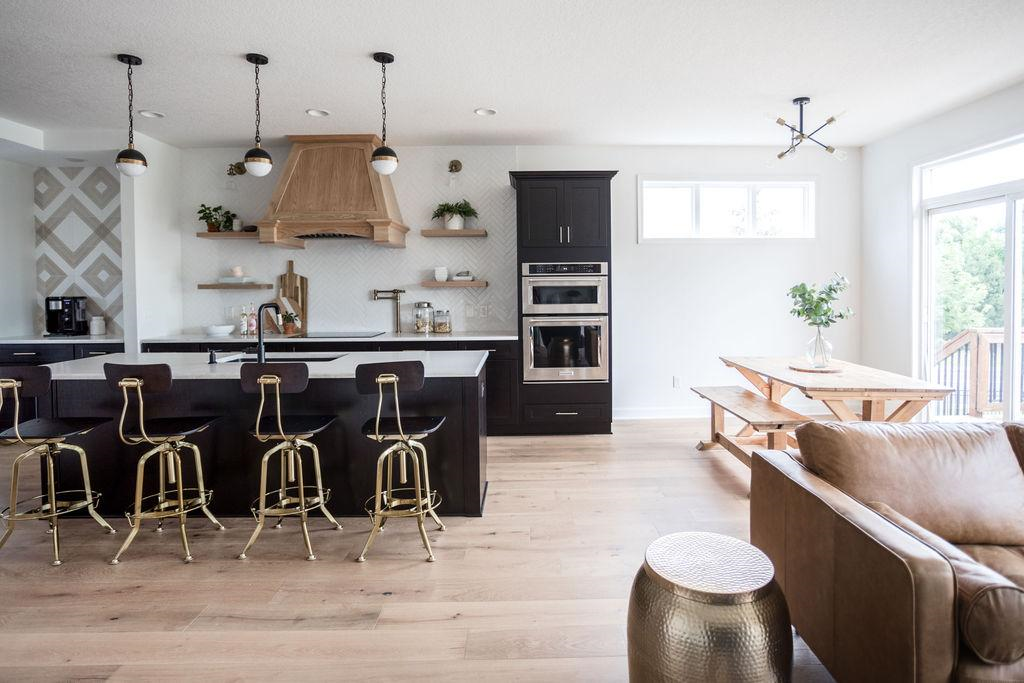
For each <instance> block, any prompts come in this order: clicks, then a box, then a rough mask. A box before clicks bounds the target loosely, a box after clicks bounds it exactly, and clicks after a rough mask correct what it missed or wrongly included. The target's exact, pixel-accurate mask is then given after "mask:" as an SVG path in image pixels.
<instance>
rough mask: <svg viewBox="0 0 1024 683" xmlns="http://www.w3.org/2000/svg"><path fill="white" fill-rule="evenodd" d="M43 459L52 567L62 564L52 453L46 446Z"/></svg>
mask: <svg viewBox="0 0 1024 683" xmlns="http://www.w3.org/2000/svg"><path fill="white" fill-rule="evenodd" d="M43 457H44V458H45V459H46V499H47V501H48V503H49V506H50V515H51V516H50V528H52V529H53V562H51V563H50V564H52V565H53V566H54V567H59V566H60V565H61V564H63V563H62V562H61V560H60V526H59V521H60V520H59V518H58V517H57V487H56V485H55V484H54V476H53V451H52V449H51V448H50V447H49V446H47V447H46V451H45V454H44V455H43Z"/></svg>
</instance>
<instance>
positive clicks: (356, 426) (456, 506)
mask: <svg viewBox="0 0 1024 683" xmlns="http://www.w3.org/2000/svg"><path fill="white" fill-rule="evenodd" d="M314 357H316V360H312V359H313V358H314ZM208 359H209V356H208V354H206V353H131V354H123V353H122V354H111V355H107V356H104V357H102V358H85V359H82V360H73V361H67V362H63V363H54V364H52V365H51V366H50V367H51V368H52V371H53V385H52V391H51V397H50V401H49V402H45V401H43V402H41V405H40V406H39V412H40V415H42V416H52V417H58V418H74V417H108V418H111V420H112V422H110V423H108V424H105V425H103V426H101V427H99V428H97V429H95V430H93V431H92V432H90V433H89V434H87V435H85V436H84V437H81V439H80V440H76V441H75V443H78V444H79V445H81V446H83V447H84V448H86V450H87V451H88V453H89V471H90V475H91V478H92V485H93V488H94V489H96V490H98V491H100V493H101V494H102V496H103V497H102V499H101V512H102V514H104V515H105V516H107V517H114V516H118V515H120V514H121V513H122V512H123V511H124V510H126V509H128V507H129V506H130V505H131V501H132V496H133V495H134V481H135V465H136V462H137V459H138V455H139V454H140V453H141V452H142V451H143V450H144V447H143V446H126V445H124V444H122V443H121V441H120V440H119V439H118V437H117V420H118V418H119V417H120V414H121V405H122V397H121V393H120V392H119V391H117V390H114V389H111V388H110V387H108V386H107V384H106V381H105V380H104V378H103V365H104V363H126V364H142V363H166V364H168V365H169V366H170V367H171V371H172V373H173V376H174V384H173V386H172V388H171V391H170V392H168V393H165V394H156V395H153V396H151V397H149V396H147V397H146V416H147V417H170V416H216V417H218V418H219V419H218V420H217V422H216V423H214V424H213V426H212V427H211V428H210V429H208V430H206V431H205V432H202V433H199V434H196V435H194V436H193V437H192V440H193V442H194V443H196V444H197V445H198V446H199V448H200V449H201V451H202V454H203V470H204V477H205V480H206V485H207V488H210V489H212V490H213V492H214V494H213V501H212V503H211V506H210V507H211V508H212V509H213V511H214V512H215V513H216V514H217V515H223V516H226V517H230V516H248V515H249V514H250V505H251V504H252V502H253V499H254V498H255V497H256V496H257V494H258V492H259V466H260V458H261V456H262V454H263V452H264V451H265V450H266V449H267V448H269V447H270V446H269V445H268V444H262V443H260V442H259V441H257V440H256V439H255V438H254V437H253V436H251V435H250V434H249V429H250V427H251V426H252V424H253V422H254V420H255V417H256V411H257V408H258V406H259V396H258V395H252V394H243V393H242V391H241V388H240V386H239V375H240V367H241V363H238V362H234V363H220V364H214V365H211V364H209V362H208ZM301 359H308V360H309V361H310V362H308V363H307V364H308V366H309V377H310V380H309V387H308V388H307V389H306V391H305V392H304V393H302V394H298V395H284V396H282V398H281V400H282V409H283V411H284V413H285V414H291V415H303V414H305V415H336V416H337V418H338V419H337V420H336V421H335V423H334V424H333V425H332V426H331V427H330V428H328V429H327V430H325V431H324V432H321V433H320V434H318V435H316V436H315V437H314V438H313V441H314V442H315V443H316V444H317V445H318V446H319V448H320V460H321V465H322V468H323V483H324V486H325V487H326V488H330V489H331V500H330V503H329V505H328V507H329V508H330V509H331V511H332V512H333V513H334V514H335V515H359V514H365V511H364V509H363V505H364V503H365V501H366V499H367V498H369V497H371V496H372V495H373V489H374V469H375V467H376V461H377V456H378V455H379V454H380V452H381V450H382V448H383V447H382V446H381V445H380V444H377V443H376V442H374V441H372V440H371V439H368V438H366V437H365V436H363V434H362V431H361V428H362V425H363V423H364V422H366V421H367V420H368V419H370V418H372V417H373V416H374V415H375V414H376V410H377V396H376V395H373V396H364V395H360V394H358V393H357V392H356V387H355V369H356V367H357V366H358V365H361V364H364V363H383V362H396V361H405V360H420V361H422V362H423V365H424V370H425V375H426V380H425V383H424V386H423V389H422V390H421V391H419V392H413V393H403V394H402V395H401V406H402V415H403V416H415V415H443V416H444V417H445V423H444V425H443V426H442V427H441V429H440V430H438V431H437V432H436V433H435V434H432V435H431V436H429V437H428V438H427V439H426V440H425V441H424V443H425V445H426V447H427V450H428V453H429V458H430V460H429V462H430V475H431V477H430V481H431V485H432V486H434V487H435V488H437V490H438V492H439V493H440V495H441V497H442V499H443V503H442V504H441V506H440V508H439V509H438V513H439V514H441V515H442V516H443V515H445V514H455V515H473V516H478V515H480V514H482V512H483V505H484V497H485V495H486V486H487V482H486V471H487V443H486V441H487V440H486V436H487V427H486V419H485V410H484V402H485V396H486V386H485V384H486V383H485V375H484V371H483V370H484V364H485V362H486V360H487V352H486V351H403V352H356V353H346V354H337V353H335V354H299V353H275V352H271V353H269V354H268V360H270V361H274V360H282V361H296V362H301ZM390 405H391V404H390V403H388V402H387V401H386V402H385V410H388V411H389V412H388V413H387V414H391V413H390ZM182 461H183V463H182V464H183V467H184V469H185V470H186V474H185V479H186V481H192V480H193V479H192V475H191V474H190V473H189V465H188V461H189V458H183V459H182ZM154 463H155V461H154ZM61 464H66V465H67V466H66V467H60V468H59V471H58V477H59V479H61V480H62V481H58V488H61V487H64V488H80V487H81V483H80V481H81V480H80V474H79V472H78V468H77V467H75V466H73V464H72V463H71V462H70V460H69V461H68V462H67V463H64V462H63V461H62V462H61ZM65 479H67V480H66V481H63V480H65ZM147 480H150V478H149V475H148V474H147ZM152 481H154V482H155V481H156V477H155V476H154V477H153V478H152Z"/></svg>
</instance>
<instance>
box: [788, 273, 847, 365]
mask: <svg viewBox="0 0 1024 683" xmlns="http://www.w3.org/2000/svg"><path fill="white" fill-rule="evenodd" d="M849 286H850V281H849V280H847V279H846V278H845V277H843V276H842V275H840V274H839V273H836V274H834V275H833V276H832V279H830V280H829V281H828V282H826V283H825V284H824V285H822V286H821V287H820V288H819V287H818V286H817V285H814V284H811V285H808V284H807V283H804V282H801V283H800V284H797V285H793V286H792V287H791V288H790V289H789V298H791V299H792V300H793V308H792V309H791V310H790V311H789V312H790V313H791V314H793V315H794V316H796V317H797V318H799V319H800V320H803V321H804V322H806V323H807V324H808V325H810V326H811V327H813V328H814V330H815V333H814V338H813V339H811V340H810V341H809V342H807V362H808V363H810V365H811V367H812V368H814V369H823V368H827V367H828V365H829V363H830V362H831V360H832V344H831V343H829V341H828V340H827V339H825V336H824V335H823V334H822V332H821V330H822V328H826V327H832V325H834V324H835V323H836V322H838V321H840V320H846V319H847V318H849V317H850V316H852V315H853V309H851V308H849V307H847V308H845V309H838V308H836V307H834V306H833V305H832V304H833V303H835V302H836V301H837V300H838V299H839V295H840V294H842V293H843V292H844V291H846V290H847V289H848V288H849Z"/></svg>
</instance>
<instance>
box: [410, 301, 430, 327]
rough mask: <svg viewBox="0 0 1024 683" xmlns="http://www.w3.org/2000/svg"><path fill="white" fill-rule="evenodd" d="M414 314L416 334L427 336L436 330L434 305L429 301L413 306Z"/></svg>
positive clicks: (419, 302)
mask: <svg viewBox="0 0 1024 683" xmlns="http://www.w3.org/2000/svg"><path fill="white" fill-rule="evenodd" d="M413 314H414V317H413V320H414V322H415V330H416V334H427V333H428V332H430V331H431V330H433V329H434V305H433V304H431V303H430V302H429V301H417V302H416V303H415V304H413Z"/></svg>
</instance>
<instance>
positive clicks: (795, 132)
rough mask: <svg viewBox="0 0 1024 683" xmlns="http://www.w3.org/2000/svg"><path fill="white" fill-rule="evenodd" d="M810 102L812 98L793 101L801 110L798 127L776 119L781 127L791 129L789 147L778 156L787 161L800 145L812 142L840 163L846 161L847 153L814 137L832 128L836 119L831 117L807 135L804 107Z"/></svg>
mask: <svg viewBox="0 0 1024 683" xmlns="http://www.w3.org/2000/svg"><path fill="white" fill-rule="evenodd" d="M810 102H811V98H810V97H797V98H796V99H794V100H793V104H795V105H796V106H798V107H799V108H800V121H799V123H798V125H796V126H794V125H792V124H791V123H789V122H787V121H786V119H784V118H782V117H781V116H780V117H779V118H777V119H775V123H777V124H779V125H780V126H783V127H785V128H788V129H789V147H787V148H786V149H784V150H782V151H781V152H779V154H778V157H779V159H785V158H786V157H787V156H790V157H791V156H793V155H795V154H796V150H797V148H798V147H799V146H800V145H802V144H803V142H804V141H805V140H810V141H811V142H813V143H814V144H816V145H818V146H819V147H821V148H822V149H824V150H825V151H826V152H828V153H829V154H832V155H833V156H835V157H836V158H837V159H839V160H840V161H842V160H844V159H845V158H846V153H845V152H842V151H838V152H837V150H836V148H835V147H833V146H831V145H826V144H825V143H823V142H821V141H820V140H818V139H816V138H815V137H814V136H815V135H817V134H818V133H819V132H820V131H821V130H822V129H824V128H825V127H826V126H830V125H832V124H833V123H835V122H836V117H834V116H830V117H828V118H827V119H825V123H823V124H821V125H820V126H818V127H817V128H815V129H814V130H812V131H811V132H810V133H805V132H804V107H805V106H806V105H808V104H810Z"/></svg>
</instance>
